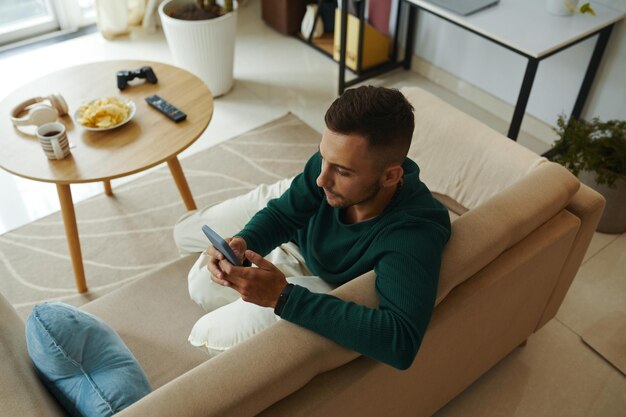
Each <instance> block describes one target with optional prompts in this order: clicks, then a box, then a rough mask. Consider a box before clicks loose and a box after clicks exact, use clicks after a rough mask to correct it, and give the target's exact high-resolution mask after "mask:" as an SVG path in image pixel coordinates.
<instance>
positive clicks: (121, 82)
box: [117, 66, 158, 90]
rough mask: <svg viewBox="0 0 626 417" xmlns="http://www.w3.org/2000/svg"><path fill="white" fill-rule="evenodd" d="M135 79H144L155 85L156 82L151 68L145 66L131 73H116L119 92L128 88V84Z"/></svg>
mask: <svg viewBox="0 0 626 417" xmlns="http://www.w3.org/2000/svg"><path fill="white" fill-rule="evenodd" d="M135 78H145V79H146V81H148V82H149V83H151V84H156V83H157V81H158V80H157V77H156V75H155V74H154V70H153V69H152V67H148V66H146V67H141V68H139V69H136V70H132V71H118V72H117V88H119V89H120V90H123V89H125V88H126V87H128V82H129V81H131V80H134V79H135Z"/></svg>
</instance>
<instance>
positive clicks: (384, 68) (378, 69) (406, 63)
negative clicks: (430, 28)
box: [297, 0, 415, 95]
mask: <svg viewBox="0 0 626 417" xmlns="http://www.w3.org/2000/svg"><path fill="white" fill-rule="evenodd" d="M322 3H323V0H318V7H317V14H316V15H315V20H314V22H317V19H318V18H319V17H320V13H321V9H322ZM403 7H404V8H407V9H408V19H409V23H408V28H410V29H411V30H407V38H406V41H407V44H406V48H405V51H406V52H405V56H404V58H403V60H402V61H398V39H399V33H400V27H399V26H400V16H401V14H402V13H401V12H402V9H403ZM358 19H359V29H358V30H359V36H358V53H357V57H358V58H357V68H356V70H351V69H350V68H348V67H347V66H346V50H347V32H348V1H347V0H343V1H342V2H341V19H340V22H341V25H340V27H341V33H340V47H339V50H340V53H339V61H338V62H339V94H340V95H341V94H343V92H344V91H345V89H346V88H348V87H351V86H353V85H355V84H358V83H361V82H363V81H365V80H367V79H370V78H372V77H375V76H377V75H380V74H384V73H386V72H389V71H392V70H394V69H396V68H400V67H403V68H404V69H409V68H410V65H411V53H410V52H409V51H412V50H413V45H412V44H413V34H412V33H410V32H413V28H414V27H415V10H414V8H413V7H411V6H410V5H408V4H405V2H402V1H401V2H399V4H398V10H397V13H396V30H395V34H394V38H393V47H392V49H391V56H390V57H389V59H388V60H387V61H385V62H383V63H381V64H379V65H375V66H373V67H371V68H367V69H364V68H363V50H364V48H366V47H367V45H364V38H365V36H364V33H365V7H364V6H363V7H361V8H360V10H359V16H358ZM335 30H337V27H335ZM312 35H313V30H312V31H311V34H309V36H308V37H307V36H306V35H304V34H302V33H299V34H298V35H297V38H298V39H300V40H302V41H303V42H305V43H306V44H307V45H309V46H311V47H312V48H315V49H316V50H318V51H319V52H321V53H322V54H324V55H326V56H328V57H329V58H330V59H333V60H335V59H334V58H333V52H334V48H335V47H334V37H335V35H334V33H333V32H327V33H324V34H323V35H322V36H321V37H320V38H313V36H312ZM346 70H349V71H350V72H352V73H353V74H355V75H356V77H355V78H352V79H350V80H346Z"/></svg>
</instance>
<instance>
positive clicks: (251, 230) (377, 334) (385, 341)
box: [237, 152, 451, 369]
mask: <svg viewBox="0 0 626 417" xmlns="http://www.w3.org/2000/svg"><path fill="white" fill-rule="evenodd" d="M321 166H322V158H321V156H320V154H319V152H318V153H316V154H315V155H313V156H312V157H311V159H309V161H308V162H307V164H306V166H305V168H304V171H303V172H302V173H301V174H299V175H298V176H296V177H295V178H294V180H293V183H292V184H291V187H290V188H289V189H288V190H287V191H286V192H285V193H284V194H283V195H282V196H281V197H279V198H277V199H274V200H271V201H270V202H269V203H268V205H267V207H266V208H264V209H263V210H261V211H259V212H258V213H257V214H256V215H255V216H254V217H253V218H252V219H251V220H250V222H249V223H248V224H247V225H246V226H245V228H244V229H243V230H242V231H241V232H240V233H238V234H237V236H240V237H242V238H244V239H245V241H246V243H247V244H248V248H249V249H251V250H253V251H255V252H257V253H259V254H261V255H263V256H265V255H267V254H268V253H269V252H271V251H272V250H273V249H274V248H276V247H277V246H278V245H280V244H282V243H285V242H288V241H294V242H295V243H296V244H297V245H298V246H299V248H300V250H301V252H302V255H303V256H304V259H305V261H306V264H307V266H308V268H309V269H310V270H311V271H312V272H313V273H314V274H315V275H317V276H319V277H321V278H322V279H324V280H326V281H327V282H330V283H333V284H336V285H339V284H343V283H345V282H347V281H350V280H351V279H354V278H356V277H358V276H359V275H361V274H364V273H366V272H368V271H370V270H372V269H373V270H374V271H375V273H376V291H377V293H378V297H379V299H380V305H379V307H378V309H372V308H367V307H364V306H361V305H358V304H355V303H352V302H347V301H343V300H340V299H339V298H337V297H333V296H331V295H327V294H317V293H312V292H310V291H309V290H307V289H306V288H304V287H300V286H295V287H294V288H293V290H292V291H291V294H290V295H289V299H288V300H287V303H286V304H285V306H284V308H283V310H282V313H281V317H282V318H283V319H285V320H288V321H290V322H293V323H296V324H298V325H300V326H303V327H306V328H307V329H310V330H312V331H314V332H316V333H318V334H320V335H322V336H325V337H327V338H329V339H331V340H333V341H335V342H337V343H339V344H340V345H343V346H345V347H347V348H349V349H352V350H354V351H357V352H359V353H361V354H363V355H365V356H368V357H371V358H373V359H376V360H379V361H382V362H385V363H387V364H389V365H391V366H393V367H395V368H398V369H407V368H408V367H409V366H411V364H412V363H413V360H414V359H415V355H416V354H417V351H418V349H419V347H420V344H421V342H422V339H423V337H424V332H425V331H426V327H427V326H428V322H429V321H430V317H431V315H432V310H433V307H434V303H435V297H436V294H437V281H438V277H439V269H440V265H441V252H442V250H443V247H444V245H445V244H446V242H447V241H448V239H449V237H450V230H451V228H450V218H449V216H448V211H447V210H446V209H445V207H443V206H442V205H441V204H440V203H439V202H438V201H437V200H435V199H434V198H433V196H432V194H431V193H430V191H429V190H428V188H427V187H426V185H425V184H424V183H422V182H421V181H420V179H419V168H418V166H417V164H416V163H415V162H413V161H412V160H410V159H408V158H407V159H406V160H405V162H404V163H403V165H402V167H403V169H404V183H403V186H402V188H401V189H400V192H399V193H398V195H397V196H396V197H395V198H394V199H393V200H392V201H391V202H390V204H389V205H388V206H387V208H385V210H384V211H383V213H381V214H380V215H379V216H378V217H376V218H374V219H370V220H367V221H363V222H359V223H354V224H346V223H343V222H342V221H341V216H340V211H341V210H340V209H336V208H333V207H331V206H329V205H328V204H327V202H326V199H325V195H324V191H323V190H322V189H321V188H320V187H318V186H317V184H316V183H315V180H316V178H317V177H318V176H319V174H320V172H321Z"/></svg>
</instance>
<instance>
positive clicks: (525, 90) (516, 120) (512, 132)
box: [507, 58, 539, 140]
mask: <svg viewBox="0 0 626 417" xmlns="http://www.w3.org/2000/svg"><path fill="white" fill-rule="evenodd" d="M538 66H539V60H538V59H537V58H528V65H527V66H526V73H525V74H524V81H522V88H521V89H520V92H519V96H517V104H516V105H515V110H514V111H513V119H511V124H510V125H509V133H508V134H507V136H508V137H509V138H511V139H513V140H517V135H518V134H519V130H520V128H521V127H522V119H523V118H524V113H526V105H527V104H528V97H530V90H531V89H532V88H533V82H534V81H535V75H536V74H537V67H538Z"/></svg>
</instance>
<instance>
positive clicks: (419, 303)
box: [281, 228, 447, 369]
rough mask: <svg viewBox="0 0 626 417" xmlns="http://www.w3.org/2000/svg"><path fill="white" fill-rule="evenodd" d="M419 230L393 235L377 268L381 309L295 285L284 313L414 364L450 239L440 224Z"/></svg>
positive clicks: (401, 365) (347, 342)
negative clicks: (442, 230)
mask: <svg viewBox="0 0 626 417" xmlns="http://www.w3.org/2000/svg"><path fill="white" fill-rule="evenodd" d="M415 233H416V232H415V230H414V229H413V230H411V231H410V233H408V234H407V233H405V234H403V238H400V239H394V237H392V236H389V237H388V239H389V240H390V242H392V243H391V244H389V245H387V247H386V248H385V250H384V251H383V252H382V253H381V254H380V259H379V262H378V263H377V266H376V267H375V272H376V292H377V294H378V297H379V300H380V304H379V307H378V308H377V309H372V308H368V307H364V306H361V305H358V304H355V303H352V302H347V301H343V300H341V299H339V298H337V297H334V296H332V295H328V294H316V293H311V292H310V291H308V290H307V289H306V288H303V287H298V286H296V287H294V288H293V290H292V292H291V294H290V296H289V299H288V300H287V303H286V304H285V306H284V308H283V310H282V313H281V317H282V318H283V319H285V320H288V321H291V322H293V323H296V324H298V325H300V326H303V327H306V328H308V329H309V330H312V331H314V332H316V333H318V334H320V335H322V336H325V337H327V338H329V339H331V340H333V341H335V342H337V343H339V344H340V345H342V346H344V347H347V348H349V349H352V350H354V351H357V352H359V353H361V354H363V355H365V356H368V357H370V358H373V359H376V360H379V361H381V362H384V363H386V364H388V365H391V366H393V367H395V368H398V369H407V368H409V367H410V366H411V364H412V363H413V360H414V359H415V356H416V355H417V351H418V350H419V347H420V345H421V343H422V339H423V337H424V333H425V331H426V328H427V326H428V323H429V321H430V318H431V315H432V311H433V308H434V304H435V298H436V294H437V283H438V278H439V269H440V266H441V253H442V250H443V246H444V245H445V243H446V241H447V236H445V235H444V233H442V232H441V231H440V230H439V229H438V228H437V229H436V230H433V229H432V228H429V230H424V229H422V230H420V231H419V233H420V234H419V235H415ZM411 235H412V236H411ZM407 237H409V238H410V239H411V244H407V243H408V242H407V239H406V238H407Z"/></svg>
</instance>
